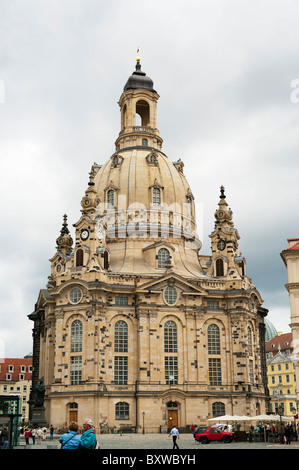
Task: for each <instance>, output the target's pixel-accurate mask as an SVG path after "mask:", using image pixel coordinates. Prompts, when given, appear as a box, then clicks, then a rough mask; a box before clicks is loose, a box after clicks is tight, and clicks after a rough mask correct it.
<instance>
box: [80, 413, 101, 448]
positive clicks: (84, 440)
mask: <svg viewBox="0 0 299 470" xmlns="http://www.w3.org/2000/svg"><path fill="white" fill-rule="evenodd" d="M83 430H84V432H83V434H82V436H81V440H80V446H79V449H95V448H96V445H97V438H96V435H95V433H94V430H93V422H92V420H91V419H86V420H85V421H84V423H83Z"/></svg>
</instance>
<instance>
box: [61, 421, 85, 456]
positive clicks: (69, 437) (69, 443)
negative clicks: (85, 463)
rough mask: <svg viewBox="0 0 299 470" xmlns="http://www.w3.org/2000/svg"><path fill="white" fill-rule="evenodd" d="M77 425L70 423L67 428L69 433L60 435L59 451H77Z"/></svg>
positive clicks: (78, 438) (78, 437)
mask: <svg viewBox="0 0 299 470" xmlns="http://www.w3.org/2000/svg"><path fill="white" fill-rule="evenodd" d="M77 431H78V424H77V423H75V422H74V421H72V422H71V423H70V426H69V432H66V433H65V434H62V436H60V438H59V442H60V444H61V449H78V448H79V445H80V436H78V435H77Z"/></svg>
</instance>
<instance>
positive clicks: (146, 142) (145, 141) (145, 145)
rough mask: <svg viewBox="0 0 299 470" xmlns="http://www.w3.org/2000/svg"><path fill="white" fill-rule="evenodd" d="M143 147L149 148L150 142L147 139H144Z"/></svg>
mask: <svg viewBox="0 0 299 470" xmlns="http://www.w3.org/2000/svg"><path fill="white" fill-rule="evenodd" d="M142 145H143V147H147V146H148V140H147V139H142Z"/></svg>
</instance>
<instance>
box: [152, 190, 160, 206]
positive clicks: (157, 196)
mask: <svg viewBox="0 0 299 470" xmlns="http://www.w3.org/2000/svg"><path fill="white" fill-rule="evenodd" d="M160 204H161V190H160V188H157V187H156V186H154V187H153V205H154V206H160Z"/></svg>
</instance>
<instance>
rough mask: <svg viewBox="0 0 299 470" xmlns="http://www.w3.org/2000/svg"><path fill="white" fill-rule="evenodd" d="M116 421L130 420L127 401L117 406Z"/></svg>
mask: <svg viewBox="0 0 299 470" xmlns="http://www.w3.org/2000/svg"><path fill="white" fill-rule="evenodd" d="M115 419H130V406H129V403H126V402H125V401H120V402H118V403H116V405H115Z"/></svg>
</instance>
